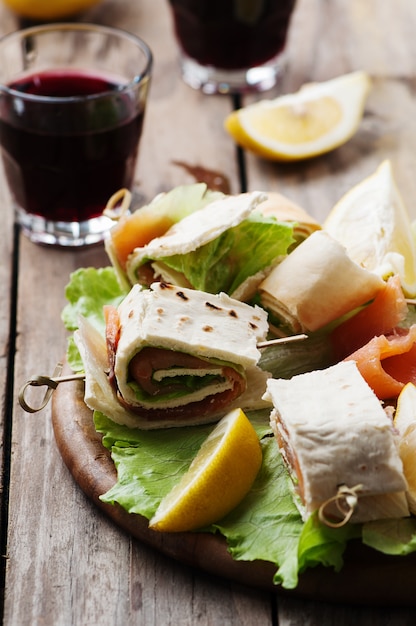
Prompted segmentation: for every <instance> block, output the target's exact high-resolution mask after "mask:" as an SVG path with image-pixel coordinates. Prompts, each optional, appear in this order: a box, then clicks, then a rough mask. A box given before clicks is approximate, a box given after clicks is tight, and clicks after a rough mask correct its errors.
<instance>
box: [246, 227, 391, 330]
mask: <svg viewBox="0 0 416 626" xmlns="http://www.w3.org/2000/svg"><path fill="white" fill-rule="evenodd" d="M385 285H386V284H385V282H384V281H383V280H382V278H380V277H379V276H377V275H376V274H373V273H372V272H369V271H368V270H366V269H364V268H362V267H360V266H359V265H357V263H355V262H354V261H352V260H351V259H350V258H349V256H348V255H347V253H346V250H345V248H344V247H343V246H342V245H341V244H340V243H338V242H337V241H336V240H335V239H333V238H332V237H331V236H330V235H328V234H327V233H326V232H324V231H322V230H318V231H316V232H314V233H312V234H311V235H310V236H309V237H308V238H307V239H305V240H304V241H303V242H302V243H301V244H299V245H298V246H297V248H295V250H293V252H291V253H290V254H289V255H288V256H287V257H285V259H283V261H282V262H281V263H280V264H279V265H278V266H277V267H275V268H274V269H273V270H272V271H271V272H270V274H269V275H268V276H267V278H265V280H264V281H262V282H261V283H260V285H259V287H258V290H259V294H260V300H261V304H262V306H264V308H265V309H266V310H267V311H269V312H270V313H271V314H272V315H273V316H274V317H275V318H277V319H278V320H280V321H281V322H282V323H283V325H285V326H288V327H289V328H290V329H291V330H293V331H294V332H309V331H312V332H313V331H316V330H319V329H320V328H323V327H324V326H326V325H327V324H329V323H330V322H333V321H334V320H336V319H338V318H340V317H341V316H343V315H345V314H346V313H350V312H351V311H353V310H354V309H355V308H357V307H359V306H362V305H364V304H366V303H367V302H369V301H370V300H372V299H373V298H374V297H375V296H376V295H377V293H379V292H380V291H381V290H382V289H384V288H385Z"/></svg>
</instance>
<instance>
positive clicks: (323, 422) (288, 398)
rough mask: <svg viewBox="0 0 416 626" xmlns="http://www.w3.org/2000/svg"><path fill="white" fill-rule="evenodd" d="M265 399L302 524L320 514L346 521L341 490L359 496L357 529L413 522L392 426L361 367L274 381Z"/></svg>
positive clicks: (355, 512)
mask: <svg viewBox="0 0 416 626" xmlns="http://www.w3.org/2000/svg"><path fill="white" fill-rule="evenodd" d="M265 397H266V399H267V400H269V401H271V402H272V403H273V407H274V408H273V410H272V412H271V416H270V423H271V426H272V429H273V431H274V433H275V436H276V440H277V443H278V446H279V450H280V452H281V454H282V457H283V460H284V462H285V464H286V466H287V468H288V470H289V474H290V476H291V478H292V480H293V483H294V490H295V493H296V497H295V502H296V503H297V504H298V507H299V510H300V512H301V514H302V517H303V519H307V518H308V517H309V516H310V515H311V514H312V513H313V512H314V511H317V510H319V509H320V507H325V512H326V516H328V515H329V516H331V517H333V518H334V519H342V518H343V512H342V511H340V510H339V509H338V507H337V506H336V502H337V495H338V494H339V489H340V487H341V486H344V487H345V488H347V489H348V490H349V491H350V492H351V493H352V494H355V496H356V497H357V503H356V506H355V507H354V510H353V512H352V516H351V521H352V522H364V521H369V520H375V519H382V518H395V517H406V516H407V515H409V510H408V506H407V502H406V496H405V492H406V489H407V483H406V480H405V478H404V474H403V465H402V461H401V459H400V456H399V453H398V447H397V441H396V435H395V433H394V430H393V424H392V420H391V418H390V417H389V416H388V415H387V413H386V412H385V410H384V409H383V408H382V406H381V404H380V402H379V400H378V399H377V397H376V396H375V394H374V393H373V391H372V390H371V389H370V387H369V386H368V385H367V383H366V382H365V380H364V379H363V377H362V376H361V374H360V373H359V371H358V369H357V366H356V364H355V363H354V362H352V361H348V362H347V361H344V362H341V363H338V364H337V365H334V366H332V367H329V368H327V369H325V370H315V371H314V372H310V373H307V374H300V375H298V376H294V377H293V378H292V379H290V380H283V379H278V380H277V379H270V380H269V381H268V382H267V392H266V394H265ZM341 500H342V497H341ZM344 513H346V512H345V511H344Z"/></svg>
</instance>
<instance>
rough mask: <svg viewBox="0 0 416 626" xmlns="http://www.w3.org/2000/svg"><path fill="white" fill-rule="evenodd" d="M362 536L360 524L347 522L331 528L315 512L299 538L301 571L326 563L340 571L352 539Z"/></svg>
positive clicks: (327, 565)
mask: <svg viewBox="0 0 416 626" xmlns="http://www.w3.org/2000/svg"><path fill="white" fill-rule="evenodd" d="M359 537H361V525H360V524H346V525H345V526H341V527H340V528H330V527H328V526H325V525H324V524H321V522H320V521H319V519H318V514H317V512H315V513H314V514H313V515H311V516H310V517H309V518H308V520H307V521H306V522H305V524H304V526H303V529H302V533H301V535H300V539H299V571H300V572H303V571H304V570H305V569H307V568H309V567H315V566H316V565H325V566H326V567H329V566H331V567H333V568H334V569H335V571H337V572H338V571H339V570H340V569H341V568H342V565H343V554H344V551H345V548H346V547H347V542H348V541H349V540H350V539H356V538H359Z"/></svg>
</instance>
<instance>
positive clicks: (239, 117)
mask: <svg viewBox="0 0 416 626" xmlns="http://www.w3.org/2000/svg"><path fill="white" fill-rule="evenodd" d="M370 87H371V81H370V78H369V76H368V75H367V74H366V73H365V72H362V71H357V72H352V73H351V74H345V75H344V76H340V77H338V78H334V79H333V80H329V81H327V82H322V83H311V84H307V85H304V86H303V87H302V88H301V89H300V90H299V91H298V92H297V93H293V94H287V95H284V96H280V97H279V98H276V99H275V100H261V101H260V102H256V103H255V104H252V105H249V106H247V107H244V108H242V109H239V110H237V111H234V112H233V113H231V114H230V115H229V116H228V117H227V118H226V119H225V122H224V125H225V128H226V130H227V131H228V132H229V133H230V135H231V136H232V137H233V139H234V140H235V141H236V142H237V143H238V144H239V145H240V146H242V147H243V148H247V149H248V150H251V151H252V152H255V153H256V154H258V155H260V156H262V157H264V158H266V159H272V160H275V161H296V160H300V159H307V158H310V157H314V156H317V155H319V154H323V153H325V152H328V151H329V150H333V149H334V148H336V147H338V146H340V145H341V144H343V143H345V142H346V141H347V140H348V139H350V138H351V137H352V136H353V135H354V133H355V132H356V130H357V128H358V126H359V124H360V122H361V119H362V116H363V112H364V106H365V101H366V98H367V95H368V93H369V91H370Z"/></svg>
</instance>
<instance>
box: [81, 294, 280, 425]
mask: <svg viewBox="0 0 416 626" xmlns="http://www.w3.org/2000/svg"><path fill="white" fill-rule="evenodd" d="M106 315H107V335H106V340H104V338H103V337H101V335H99V333H97V332H95V333H94V332H92V330H91V328H90V327H89V324H88V322H87V321H86V320H80V324H79V330H78V331H77V332H76V333H75V340H76V343H77V346H78V348H79V350H80V353H81V357H82V359H83V363H84V368H85V373H86V386H85V402H86V404H87V405H88V406H89V407H90V408H92V409H95V410H100V411H102V412H103V413H105V414H106V415H107V416H108V417H109V418H110V419H112V420H113V421H115V422H118V423H121V424H125V425H127V426H131V427H137V428H143V429H153V428H165V427H168V426H183V425H190V424H192V425H193V424H202V423H209V422H213V421H216V420H217V419H219V418H220V417H221V416H222V415H224V414H225V413H226V412H227V411H228V410H230V409H231V408H235V407H241V408H243V409H246V410H248V409H250V408H251V409H254V408H264V407H265V406H269V405H268V403H266V402H265V401H264V400H263V399H262V395H263V393H264V391H265V389H266V381H267V378H268V377H269V374H268V373H266V372H264V371H263V370H261V369H260V368H259V367H258V366H257V363H258V361H259V359H260V351H259V350H258V348H257V343H258V342H259V341H263V340H264V339H265V337H266V334H267V331H268V324H267V314H266V313H265V312H264V311H263V310H262V309H261V308H259V307H251V306H249V305H247V304H244V303H241V302H238V301H236V300H233V299H231V298H229V297H228V296H227V295H226V294H219V295H212V294H207V293H204V292H199V291H195V290H191V289H183V288H178V287H176V286H173V285H169V284H166V283H154V284H153V285H151V288H150V289H148V290H147V289H146V290H144V289H141V287H140V286H138V285H135V286H134V287H133V288H132V290H131V291H130V293H129V294H128V295H127V297H126V298H125V299H124V300H123V302H122V303H121V304H120V306H119V307H118V309H115V308H108V310H107V314H106Z"/></svg>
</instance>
